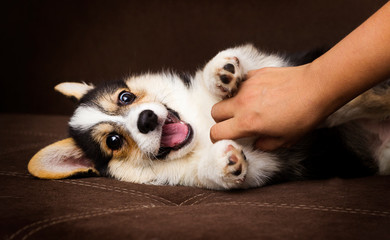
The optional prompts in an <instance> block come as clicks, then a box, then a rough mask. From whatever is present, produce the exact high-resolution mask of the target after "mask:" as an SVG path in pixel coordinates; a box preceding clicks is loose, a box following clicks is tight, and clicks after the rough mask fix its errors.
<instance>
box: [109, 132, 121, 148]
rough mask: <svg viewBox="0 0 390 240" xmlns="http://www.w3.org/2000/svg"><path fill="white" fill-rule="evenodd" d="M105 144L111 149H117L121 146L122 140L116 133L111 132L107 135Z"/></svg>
mask: <svg viewBox="0 0 390 240" xmlns="http://www.w3.org/2000/svg"><path fill="white" fill-rule="evenodd" d="M106 144H107V146H108V147H109V148H110V149H111V150H118V149H119V148H120V147H122V144H123V141H122V138H121V136H119V135H118V134H116V133H112V134H109V135H108V136H107V139H106Z"/></svg>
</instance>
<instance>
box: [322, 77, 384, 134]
mask: <svg viewBox="0 0 390 240" xmlns="http://www.w3.org/2000/svg"><path fill="white" fill-rule="evenodd" d="M389 118H390V80H387V81H384V82H382V83H380V84H378V85H377V86H375V87H373V88H371V89H370V90H368V91H366V92H364V93H363V94H361V95H359V96H358V97H356V98H355V99H353V100H352V101H350V102H349V103H347V104H346V105H344V106H343V107H342V108H340V109H339V110H337V111H336V112H335V113H333V114H332V115H330V116H329V117H328V118H327V120H326V123H325V125H326V126H327V127H334V126H337V125H341V124H343V123H346V122H349V121H352V120H358V119H372V120H378V121H382V120H387V119H389Z"/></svg>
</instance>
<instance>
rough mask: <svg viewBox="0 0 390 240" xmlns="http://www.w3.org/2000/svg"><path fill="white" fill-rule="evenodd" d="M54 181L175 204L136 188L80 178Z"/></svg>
mask: <svg viewBox="0 0 390 240" xmlns="http://www.w3.org/2000/svg"><path fill="white" fill-rule="evenodd" d="M53 181H55V182H62V183H67V184H75V185H80V186H85V187H92V188H98V189H103V190H108V191H114V192H119V193H126V194H131V195H135V196H139V197H145V198H147V199H150V200H153V201H155V202H158V203H162V204H164V205H166V204H167V203H168V204H170V205H173V206H177V204H176V203H174V202H171V201H169V200H168V199H165V198H162V197H159V196H156V195H151V194H149V193H143V192H139V191H136V190H132V189H125V188H120V187H112V186H107V185H104V184H98V183H91V182H85V181H81V180H53Z"/></svg>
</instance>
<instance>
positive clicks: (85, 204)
mask: <svg viewBox="0 0 390 240" xmlns="http://www.w3.org/2000/svg"><path fill="white" fill-rule="evenodd" d="M385 2H386V1H384V0H359V1H356V0H321V1H319V0H318V1H317V0H314V1H313V0H311V1H309V0H305V1H304V0H295V1H288V0H280V1H269V0H263V1H259V0H257V1H256V0H243V1H232V0H226V1H216V0H215V1H211V0H209V1H206V0H196V1H192V0H188V1H187V0H186V1H183V0H167V1H157V0H154V1H152V0H151V1H103V0H102V1H5V3H2V10H3V11H2V12H3V13H2V18H3V20H2V23H3V24H2V25H3V27H2V37H1V41H2V44H1V47H2V57H3V61H2V62H3V63H2V66H3V69H2V71H1V72H2V79H1V81H0V86H1V88H0V89H1V94H0V98H1V101H0V103H1V104H0V112H1V115H0V133H1V137H0V146H1V147H0V163H1V167H0V179H1V190H0V202H1V204H0V213H1V214H0V223H1V224H0V226H1V227H0V238H1V239H389V238H390V191H389V189H390V177H389V176H369V177H363V178H353V179H342V178H337V177H335V178H331V179H324V180H311V181H300V182H287V183H280V184H276V185H272V186H267V187H263V188H258V189H250V190H240V191H210V190H204V189H198V188H191V187H182V186H175V187H172V186H149V185H139V184H132V183H126V182H120V181H117V180H114V179H108V178H101V177H93V178H75V179H64V180H39V179H35V178H34V177H32V176H31V175H29V174H28V172H27V170H26V166H27V162H28V161H29V159H30V158H31V157H32V156H33V154H34V153H35V152H37V151H38V150H39V149H40V148H42V147H44V146H46V145H48V144H49V143H52V142H54V141H56V140H59V139H62V138H65V137H66V136H67V127H66V123H67V121H68V118H69V116H70V114H71V112H72V110H73V104H72V102H71V101H69V99H65V98H64V97H63V96H61V95H60V94H58V93H55V92H54V91H53V87H54V86H55V85H56V84H57V83H60V82H63V81H86V82H92V83H97V82H101V81H103V80H115V79H118V78H121V77H124V76H126V75H127V74H131V73H140V72H144V71H148V70H151V71H158V70H161V69H177V70H179V71H190V72H194V71H195V70H196V68H197V67H201V66H202V65H203V64H204V63H205V62H206V61H207V60H208V59H210V58H211V57H212V56H213V55H214V54H216V53H217V52H218V51H219V50H222V49H224V48H226V47H230V46H234V45H237V44H242V43H247V42H252V43H254V44H255V45H257V46H258V47H260V48H262V49H265V50H267V51H271V52H296V51H301V50H306V49H310V48H314V47H319V46H320V47H322V46H332V45H333V44H335V43H336V42H337V41H339V40H340V39H341V38H342V37H343V36H345V35H346V34H347V33H348V32H350V31H351V30H353V29H354V28H355V27H357V26H358V25H359V24H360V23H361V22H363V21H364V20H365V19H366V18H367V17H368V16H370V15H371V14H372V13H373V12H375V11H376V10H377V9H379V8H380V7H381V6H382V5H383V4H384V3H385Z"/></svg>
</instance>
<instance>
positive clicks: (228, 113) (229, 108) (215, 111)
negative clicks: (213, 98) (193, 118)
mask: <svg viewBox="0 0 390 240" xmlns="http://www.w3.org/2000/svg"><path fill="white" fill-rule="evenodd" d="M235 110H236V108H235V104H234V98H228V99H225V100H223V101H221V102H218V103H216V104H215V105H214V106H213V107H212V108H211V116H212V117H213V118H214V120H215V121H216V122H221V121H224V120H227V119H229V118H232V117H233V116H234V111H235Z"/></svg>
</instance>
